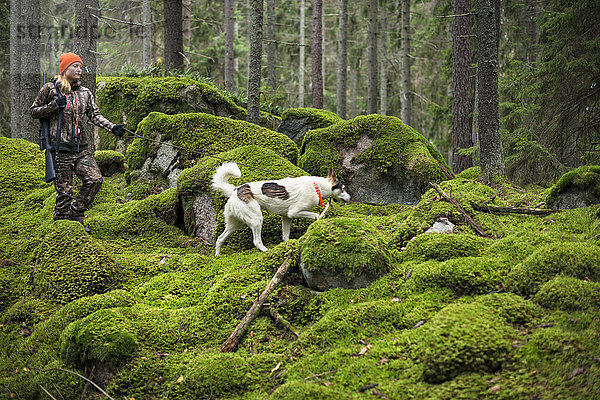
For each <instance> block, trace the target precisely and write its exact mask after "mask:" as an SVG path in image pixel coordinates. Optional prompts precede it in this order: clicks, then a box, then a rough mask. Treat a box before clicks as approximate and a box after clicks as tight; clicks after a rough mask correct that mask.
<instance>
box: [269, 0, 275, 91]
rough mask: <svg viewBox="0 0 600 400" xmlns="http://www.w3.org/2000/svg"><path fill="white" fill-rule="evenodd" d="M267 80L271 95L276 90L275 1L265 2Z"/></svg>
mask: <svg viewBox="0 0 600 400" xmlns="http://www.w3.org/2000/svg"><path fill="white" fill-rule="evenodd" d="M267 40H268V42H267V79H268V81H269V86H270V87H271V94H275V91H276V89H277V75H276V73H277V72H276V68H275V67H276V64H275V63H276V60H275V58H276V55H277V44H276V42H275V0H267Z"/></svg>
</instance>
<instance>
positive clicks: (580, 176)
mask: <svg viewBox="0 0 600 400" xmlns="http://www.w3.org/2000/svg"><path fill="white" fill-rule="evenodd" d="M570 188H574V189H578V190H586V189H589V190H590V194H589V196H588V197H587V199H586V201H585V203H586V205H587V206H591V205H593V204H598V203H599V202H600V165H585V166H583V167H579V168H576V169H574V170H572V171H569V172H567V173H566V174H564V175H563V176H562V177H561V178H560V179H559V180H558V181H557V182H556V184H555V185H554V186H553V187H552V188H551V189H550V192H549V193H548V197H547V199H546V204H548V206H552V205H553V204H554V203H555V202H556V200H557V197H558V195H559V194H561V193H564V192H566V191H567V190H569V189H570Z"/></svg>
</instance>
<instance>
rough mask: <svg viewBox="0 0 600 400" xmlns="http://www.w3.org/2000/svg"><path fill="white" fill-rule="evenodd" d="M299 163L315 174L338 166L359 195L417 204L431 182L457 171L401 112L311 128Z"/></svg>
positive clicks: (363, 198)
mask: <svg viewBox="0 0 600 400" xmlns="http://www.w3.org/2000/svg"><path fill="white" fill-rule="evenodd" d="M302 150H303V151H304V153H303V154H302V155H301V156H300V158H299V160H298V166H299V167H300V168H302V169H304V170H306V171H307V172H309V173H311V174H312V175H319V174H323V172H324V171H322V169H323V168H324V166H326V167H334V168H335V169H336V171H340V172H341V175H342V181H343V182H344V183H345V185H346V188H347V190H348V193H350V195H351V196H352V199H353V200H356V201H358V202H361V203H368V204H376V205H385V204H391V203H396V204H411V205H412V204H416V203H417V202H419V200H420V198H421V195H422V194H423V193H424V192H425V191H426V190H427V187H428V186H427V185H428V183H429V182H439V181H442V180H446V179H451V178H453V177H454V175H453V173H452V171H451V170H450V168H449V167H448V166H447V165H446V163H445V162H444V160H443V157H442V156H441V154H440V153H439V152H438V151H437V150H436V149H435V147H433V145H432V144H431V143H429V141H428V140H427V139H426V138H425V137H423V135H421V134H420V133H418V132H417V131H415V130H414V129H413V128H411V127H410V126H408V125H406V124H404V123H403V122H402V121H400V120H399V119H398V118H396V117H386V116H381V115H366V116H360V117H356V118H354V119H352V120H349V121H343V122H339V123H337V124H334V125H332V126H330V127H328V128H324V129H319V130H315V131H311V132H310V133H309V134H308V135H307V136H306V138H305V140H304V142H303V147H302Z"/></svg>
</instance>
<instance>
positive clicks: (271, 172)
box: [125, 128, 290, 177]
mask: <svg viewBox="0 0 600 400" xmlns="http://www.w3.org/2000/svg"><path fill="white" fill-rule="evenodd" d="M125 131H126V132H128V133H129V134H130V135H131V136H128V137H133V138H137V139H142V140H146V141H149V142H153V143H156V144H160V145H164V146H170V147H173V148H174V149H177V150H181V151H186V152H188V153H193V152H194V151H193V150H191V149H188V148H186V147H183V146H177V145H175V144H172V143H167V142H161V141H160V140H155V139H150V138H147V137H144V136H142V135H138V134H136V133H135V132H133V131H131V130H129V129H127V128H125ZM202 156H204V157H211V158H214V159H217V160H220V161H223V162H235V163H236V164H238V165H243V166H244V167H247V168H251V169H255V170H258V171H262V172H267V173H269V174H275V175H279V176H283V177H290V175H288V174H284V173H283V172H276V171H270V170H268V169H264V168H259V167H255V166H253V165H249V164H244V163H241V162H238V161H233V160H227V159H225V158H222V157H218V156H215V155H212V154H203V155H202Z"/></svg>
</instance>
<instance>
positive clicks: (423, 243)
mask: <svg viewBox="0 0 600 400" xmlns="http://www.w3.org/2000/svg"><path fill="white" fill-rule="evenodd" d="M489 244H490V240H487V239H484V238H481V237H478V236H473V235H469V234H466V235H455V234H439V233H424V234H422V235H418V236H415V238H414V239H413V240H411V241H410V242H409V243H408V244H407V245H406V250H405V251H404V252H403V253H402V259H403V260H406V261H408V260H415V261H426V260H437V261H445V260H449V259H451V258H460V257H477V256H480V255H482V253H483V251H484V249H485V248H486V247H487V246H488V245H489Z"/></svg>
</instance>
